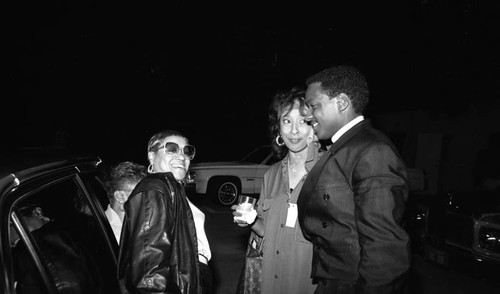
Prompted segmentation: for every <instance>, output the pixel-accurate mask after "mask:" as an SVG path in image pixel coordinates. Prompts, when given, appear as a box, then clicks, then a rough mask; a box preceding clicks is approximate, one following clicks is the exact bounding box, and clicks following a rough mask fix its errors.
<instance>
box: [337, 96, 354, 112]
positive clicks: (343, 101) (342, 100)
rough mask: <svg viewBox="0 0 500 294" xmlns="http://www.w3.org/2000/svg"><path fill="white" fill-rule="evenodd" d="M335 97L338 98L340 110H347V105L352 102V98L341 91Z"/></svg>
mask: <svg viewBox="0 0 500 294" xmlns="http://www.w3.org/2000/svg"><path fill="white" fill-rule="evenodd" d="M335 98H336V99H337V107H338V109H339V111H343V110H346V109H347V107H349V104H350V103H351V100H349V97H348V96H347V95H346V94H344V93H340V94H339V95H337V97H335Z"/></svg>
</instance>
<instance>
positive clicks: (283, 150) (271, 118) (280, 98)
mask: <svg viewBox="0 0 500 294" xmlns="http://www.w3.org/2000/svg"><path fill="white" fill-rule="evenodd" d="M304 97H305V91H304V90H303V89H300V88H292V89H291V90H288V91H281V92H278V93H277V94H276V95H274V97H273V100H272V102H271V104H270V105H269V109H268V123H269V126H268V128H269V130H268V131H269V140H270V141H271V147H272V148H271V150H272V152H273V154H274V156H276V158H278V159H282V158H283V157H285V155H286V154H287V153H288V148H287V147H286V145H283V146H278V144H277V143H276V138H277V136H278V135H279V133H280V118H281V116H282V115H283V113H288V112H290V111H291V110H292V108H293V104H294V102H295V101H298V102H299V103H300V108H299V110H300V114H301V115H304V116H305V115H306V114H307V106H306V104H305V102H304Z"/></svg>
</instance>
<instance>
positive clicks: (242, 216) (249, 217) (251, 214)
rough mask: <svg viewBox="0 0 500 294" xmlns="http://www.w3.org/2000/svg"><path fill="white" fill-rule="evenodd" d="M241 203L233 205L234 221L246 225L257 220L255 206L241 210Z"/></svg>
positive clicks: (241, 225)
mask: <svg viewBox="0 0 500 294" xmlns="http://www.w3.org/2000/svg"><path fill="white" fill-rule="evenodd" d="M239 208H240V207H239V205H233V206H231V209H232V210H234V211H233V215H234V217H233V221H234V222H235V223H236V224H237V225H238V226H240V227H246V226H248V225H250V224H253V223H254V222H255V219H256V218H257V211H256V210H255V209H254V208H251V209H249V210H241V209H239Z"/></svg>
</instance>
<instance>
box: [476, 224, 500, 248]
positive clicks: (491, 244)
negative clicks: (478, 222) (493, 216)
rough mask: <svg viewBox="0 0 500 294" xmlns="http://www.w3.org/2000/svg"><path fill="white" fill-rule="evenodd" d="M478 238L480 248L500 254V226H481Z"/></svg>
mask: <svg viewBox="0 0 500 294" xmlns="http://www.w3.org/2000/svg"><path fill="white" fill-rule="evenodd" d="M477 238H478V239H477V241H478V247H479V248H481V249H484V250H488V251H491V252H492V253H496V254H500V230H499V229H498V228H492V227H480V228H479V232H478V236H477Z"/></svg>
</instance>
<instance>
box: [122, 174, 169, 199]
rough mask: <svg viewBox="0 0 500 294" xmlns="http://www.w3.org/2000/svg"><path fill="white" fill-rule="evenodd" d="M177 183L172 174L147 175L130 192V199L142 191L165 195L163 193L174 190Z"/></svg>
mask: <svg viewBox="0 0 500 294" xmlns="http://www.w3.org/2000/svg"><path fill="white" fill-rule="evenodd" d="M176 183H177V181H176V180H175V178H174V176H173V175H172V173H154V174H148V175H147V176H146V177H145V178H143V179H142V180H141V181H140V182H139V183H138V184H137V186H136V187H135V189H134V190H133V191H132V194H131V195H130V197H132V196H134V195H137V194H139V193H142V192H144V191H151V190H153V191H158V192H160V193H165V191H170V190H172V189H174V186H175V185H176Z"/></svg>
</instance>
